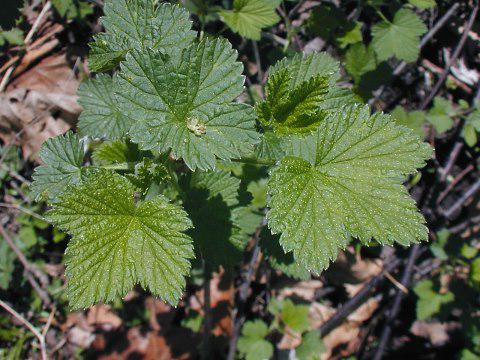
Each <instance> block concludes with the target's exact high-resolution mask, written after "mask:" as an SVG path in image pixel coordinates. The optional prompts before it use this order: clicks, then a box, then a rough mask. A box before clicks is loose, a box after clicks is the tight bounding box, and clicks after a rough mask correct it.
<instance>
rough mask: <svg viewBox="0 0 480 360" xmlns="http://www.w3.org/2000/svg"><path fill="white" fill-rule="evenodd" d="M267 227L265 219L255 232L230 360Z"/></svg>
mask: <svg viewBox="0 0 480 360" xmlns="http://www.w3.org/2000/svg"><path fill="white" fill-rule="evenodd" d="M266 225H267V220H266V219H265V218H264V219H263V220H262V224H261V225H260V227H259V228H258V229H257V231H256V232H255V235H254V236H253V251H252V257H251V258H250V262H249V263H248V268H247V272H246V274H245V277H244V279H243V283H242V285H241V286H240V288H239V290H238V305H237V307H236V309H235V310H234V312H233V330H232V336H231V338H230V347H229V349H228V355H227V359H228V360H233V359H235V352H236V351H237V343H238V338H239V336H240V330H241V328H242V325H243V322H244V321H245V314H244V311H245V305H246V302H247V298H248V290H249V289H250V285H251V283H252V278H253V273H254V272H255V264H256V263H257V261H258V258H259V256H260V246H259V241H260V233H261V232H262V229H263V228H264V227H265V226H266Z"/></svg>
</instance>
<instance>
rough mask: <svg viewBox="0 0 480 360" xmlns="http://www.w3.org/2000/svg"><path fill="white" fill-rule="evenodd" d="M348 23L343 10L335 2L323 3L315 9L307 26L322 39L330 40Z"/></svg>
mask: <svg viewBox="0 0 480 360" xmlns="http://www.w3.org/2000/svg"><path fill="white" fill-rule="evenodd" d="M347 24H348V20H347V17H346V16H345V13H344V12H343V10H341V9H339V8H338V7H336V6H335V5H333V4H329V3H326V4H324V3H322V5H320V6H317V7H315V8H314V9H313V11H312V14H311V16H310V17H309V19H308V21H307V28H308V29H309V30H310V31H311V32H313V33H314V34H315V35H317V36H320V37H321V38H322V39H325V40H329V39H330V38H334V37H335V35H336V34H338V32H339V30H340V29H341V28H342V27H344V26H346V25H347Z"/></svg>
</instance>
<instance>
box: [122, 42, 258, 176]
mask: <svg viewBox="0 0 480 360" xmlns="http://www.w3.org/2000/svg"><path fill="white" fill-rule="evenodd" d="M236 58H237V53H236V51H234V50H233V49H232V47H231V45H230V44H229V43H228V42H227V41H226V40H223V39H214V40H210V39H206V40H204V41H202V42H200V43H198V44H195V45H193V46H192V47H190V48H188V49H186V50H185V51H184V53H183V54H182V56H181V59H180V61H179V63H178V64H176V63H174V62H172V61H170V58H168V57H165V56H163V55H162V54H161V53H159V52H156V51H153V50H147V51H144V52H137V51H133V52H132V53H131V54H129V55H128V56H127V61H126V62H125V63H123V65H122V71H121V73H120V76H119V85H118V86H119V88H121V89H122V92H121V93H119V95H120V96H121V97H122V105H123V111H125V112H126V113H129V114H130V117H131V118H135V119H137V121H136V122H135V123H134V124H133V126H132V128H131V130H130V133H131V136H132V139H133V141H134V142H136V143H138V144H140V147H141V148H142V149H144V150H150V149H155V150H158V151H162V152H163V151H168V150H169V149H171V151H172V155H173V156H174V157H175V158H177V159H180V158H182V159H183V160H184V161H185V163H186V164H187V166H188V167H189V168H190V169H192V170H195V169H197V168H199V169H201V170H208V169H214V168H215V165H216V157H218V158H220V159H224V160H228V159H232V158H239V157H240V156H241V154H243V153H248V152H251V151H252V150H253V145H254V144H255V143H257V142H258V137H259V135H258V133H257V132H256V130H255V116H254V112H253V110H252V108H251V107H250V106H248V105H244V104H238V103H233V102H232V101H233V100H234V99H235V98H236V97H237V96H238V95H240V93H241V92H242V90H243V82H244V77H243V76H242V75H241V73H242V64H241V63H239V62H237V61H236Z"/></svg>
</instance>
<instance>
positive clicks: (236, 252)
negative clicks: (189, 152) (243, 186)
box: [185, 171, 243, 269]
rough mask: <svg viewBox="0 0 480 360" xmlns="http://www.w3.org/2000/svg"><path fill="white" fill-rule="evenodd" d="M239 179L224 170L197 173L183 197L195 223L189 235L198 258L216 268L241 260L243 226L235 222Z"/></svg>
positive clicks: (193, 175)
mask: <svg viewBox="0 0 480 360" xmlns="http://www.w3.org/2000/svg"><path fill="white" fill-rule="evenodd" d="M239 187H240V180H239V179H237V178H235V177H233V176H231V175H230V173H228V172H226V171H217V172H196V173H194V174H192V177H191V179H190V181H189V185H188V188H189V189H190V190H189V192H188V196H187V197H186V200H185V209H187V211H188V213H189V215H190V217H191V219H192V221H193V225H194V229H193V230H191V232H190V233H191V236H192V238H193V240H194V243H195V249H196V251H197V253H198V257H199V258H202V259H204V261H205V262H206V263H207V265H208V266H210V267H212V268H213V269H215V268H216V267H218V266H220V265H223V266H226V267H231V266H232V265H234V264H235V263H236V262H238V261H239V260H241V255H242V252H241V251H242V250H243V248H242V240H241V238H240V239H239V236H241V235H242V233H243V232H242V231H241V230H242V229H241V228H240V227H239V226H237V224H235V221H234V216H233V214H232V213H233V210H234V208H235V206H236V205H238V189H239Z"/></svg>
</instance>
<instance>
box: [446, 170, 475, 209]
mask: <svg viewBox="0 0 480 360" xmlns="http://www.w3.org/2000/svg"><path fill="white" fill-rule="evenodd" d="M473 169H474V166H473V165H472V164H470V165H468V166H467V167H466V168H465V169H463V170H462V171H461V172H460V173H459V174H458V175H457V176H456V177H455V179H453V181H452V182H451V183H450V184H448V186H447V188H446V189H445V190H444V191H443V192H442V193H441V194H440V195H439V197H438V199H437V205H439V204H440V203H441V202H442V201H443V199H445V197H446V196H447V195H448V194H449V193H450V191H452V189H453V188H454V187H455V186H456V185H457V184H458V183H459V182H460V181H462V179H463V178H464V177H465V176H466V175H467V174H468V173H469V172H470V171H472V170H473Z"/></svg>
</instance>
